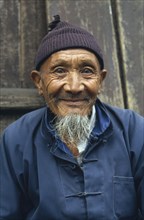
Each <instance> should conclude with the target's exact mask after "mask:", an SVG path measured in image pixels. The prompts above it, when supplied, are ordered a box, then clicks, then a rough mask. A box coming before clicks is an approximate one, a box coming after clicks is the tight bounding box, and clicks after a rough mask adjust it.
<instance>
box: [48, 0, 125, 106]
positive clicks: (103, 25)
mask: <svg viewBox="0 0 144 220" xmlns="http://www.w3.org/2000/svg"><path fill="white" fill-rule="evenodd" d="M46 6H47V9H46V11H47V21H48V22H49V21H51V19H52V16H53V15H55V14H59V15H60V16H61V20H66V21H69V22H71V23H73V24H76V25H78V26H81V27H84V28H85V29H87V30H89V31H90V32H92V33H93V34H94V35H95V36H96V38H97V41H98V42H99V44H100V46H101V48H102V51H103V54H104V60H105V68H106V69H107V70H108V76H107V79H106V80H105V83H104V89H103V91H102V94H101V96H100V97H101V99H102V100H103V101H105V102H107V103H110V104H112V105H117V106H119V107H123V106H124V103H123V93H122V86H121V80H120V71H119V65H118V57H117V47H116V39H115V31H114V26H113V16H112V10H111V1H110V0H102V1H99V0H90V1H89V0H74V1H71V0H46Z"/></svg>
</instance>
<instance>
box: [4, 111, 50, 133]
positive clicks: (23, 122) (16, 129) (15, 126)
mask: <svg viewBox="0 0 144 220" xmlns="http://www.w3.org/2000/svg"><path fill="white" fill-rule="evenodd" d="M45 110H46V107H44V108H40V109H37V110H34V111H31V112H29V113H26V114H24V115H23V116H21V117H20V118H19V119H17V120H16V121H14V122H13V123H11V124H10V125H9V126H8V127H7V128H6V129H5V130H4V133H5V134H6V133H7V134H9V135H10V136H12V135H14V134H17V135H18V134H20V135H22V134H24V133H29V132H30V131H32V130H34V129H35V127H36V126H37V125H38V124H39V123H40V121H41V119H42V117H43V115H44V112H45Z"/></svg>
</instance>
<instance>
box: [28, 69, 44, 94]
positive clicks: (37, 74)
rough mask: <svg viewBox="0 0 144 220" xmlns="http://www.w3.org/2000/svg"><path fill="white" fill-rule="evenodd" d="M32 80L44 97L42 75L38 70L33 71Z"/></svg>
mask: <svg viewBox="0 0 144 220" xmlns="http://www.w3.org/2000/svg"><path fill="white" fill-rule="evenodd" d="M31 79H32V80H33V82H34V84H35V86H36V87H37V89H38V92H39V94H40V95H43V89H42V80H41V74H40V72H38V71H37V70H33V71H32V72H31Z"/></svg>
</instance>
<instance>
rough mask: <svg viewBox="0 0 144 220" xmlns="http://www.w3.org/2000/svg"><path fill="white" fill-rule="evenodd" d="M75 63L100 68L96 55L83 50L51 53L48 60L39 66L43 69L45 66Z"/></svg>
mask: <svg viewBox="0 0 144 220" xmlns="http://www.w3.org/2000/svg"><path fill="white" fill-rule="evenodd" d="M73 63H74V64H76V63H83V64H84V63H85V64H87V65H95V66H97V68H100V64H99V61H98V58H97V57H96V55H95V54H94V53H92V52H90V51H88V50H85V49H79V48H78V49H67V50H60V51H58V52H55V53H53V54H52V55H51V56H50V57H49V58H47V59H46V60H45V61H44V63H43V64H42V66H41V69H43V68H44V67H46V66H53V65H54V66H55V65H63V64H65V65H66V64H67V65H71V64H73Z"/></svg>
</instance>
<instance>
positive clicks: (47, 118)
mask: <svg viewBox="0 0 144 220" xmlns="http://www.w3.org/2000/svg"><path fill="white" fill-rule="evenodd" d="M95 108H96V121H95V126H94V128H93V130H92V132H91V135H90V139H89V142H93V141H95V140H98V139H101V138H103V139H107V138H108V137H109V136H110V135H111V133H112V123H111V120H110V117H109V115H108V112H107V110H106V107H105V105H104V104H103V103H102V102H101V101H100V100H99V99H97V101H96V104H95ZM54 117H55V116H54V114H53V113H52V112H51V111H50V109H49V108H46V110H45V114H44V117H43V120H42V127H41V134H42V136H43V138H44V139H46V140H47V141H48V142H49V143H51V146H52V149H51V151H55V152H56V149H57V148H60V150H62V151H63V152H65V153H66V154H69V155H70V156H72V153H71V152H70V150H69V149H68V148H67V147H66V145H65V144H64V143H63V142H62V141H61V140H60V138H58V136H57V134H56V132H55V130H54V128H53V126H52V123H53V121H54Z"/></svg>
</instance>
